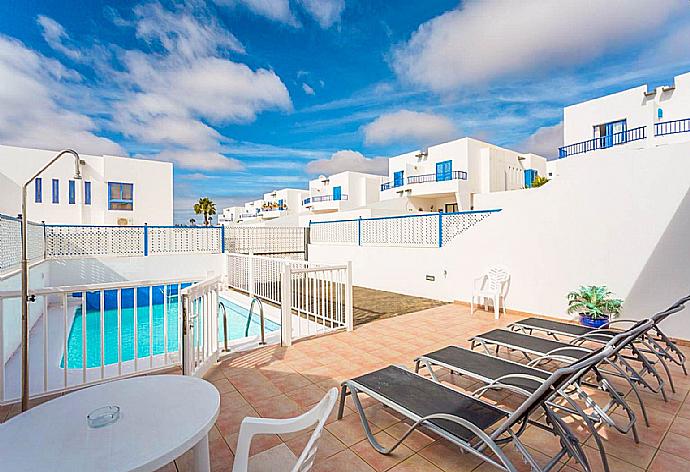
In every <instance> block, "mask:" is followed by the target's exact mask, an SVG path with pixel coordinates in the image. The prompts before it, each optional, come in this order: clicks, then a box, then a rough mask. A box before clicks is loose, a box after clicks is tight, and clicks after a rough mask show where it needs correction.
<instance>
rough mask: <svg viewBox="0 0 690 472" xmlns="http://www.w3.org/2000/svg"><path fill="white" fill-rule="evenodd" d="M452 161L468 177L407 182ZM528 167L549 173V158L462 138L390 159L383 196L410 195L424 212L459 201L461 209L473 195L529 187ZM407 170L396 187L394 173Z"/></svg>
mask: <svg viewBox="0 0 690 472" xmlns="http://www.w3.org/2000/svg"><path fill="white" fill-rule="evenodd" d="M444 161H451V162H452V170H453V172H455V171H464V172H467V180H445V181H439V182H437V181H430V182H422V183H411V184H408V183H407V178H408V177H412V176H418V175H435V174H436V164H437V163H439V162H444ZM525 169H535V170H537V172H538V173H539V175H546V159H544V158H543V157H541V156H537V155H536V154H520V153H517V152H515V151H512V150H510V149H505V148H502V147H499V146H495V145H493V144H490V143H485V142H483V141H479V140H477V139H473V138H462V139H457V140H454V141H450V142H447V143H443V144H438V145H436V146H431V147H429V148H428V149H427V152H426V154H423V153H420V151H413V152H408V153H405V154H401V155H399V156H395V157H392V158H390V160H389V166H388V177H387V178H386V181H387V182H390V183H391V187H390V189H388V190H384V191H382V192H381V199H382V200H387V199H395V198H409V199H411V202H412V205H413V206H414V207H415V208H417V209H421V210H422V211H438V210H439V209H441V210H442V209H444V208H445V205H446V204H453V203H457V204H458V209H459V210H469V209H470V208H471V207H472V195H474V194H480V193H488V192H502V191H506V190H516V189H522V188H524V187H525V177H524V171H525ZM398 171H404V178H405V181H404V182H405V184H404V185H402V186H399V187H393V186H392V185H393V182H394V174H395V172H398Z"/></svg>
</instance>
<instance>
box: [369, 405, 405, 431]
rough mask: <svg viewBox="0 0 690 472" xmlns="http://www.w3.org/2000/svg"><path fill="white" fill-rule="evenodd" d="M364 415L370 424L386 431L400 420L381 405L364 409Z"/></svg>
mask: <svg viewBox="0 0 690 472" xmlns="http://www.w3.org/2000/svg"><path fill="white" fill-rule="evenodd" d="M364 414H365V415H366V417H367V420H369V423H370V424H375V425H376V426H378V427H379V428H380V429H386V428H388V427H389V426H393V425H394V424H395V423H398V422H400V420H401V418H399V417H397V416H395V415H393V412H392V410H389V409H388V408H385V407H384V406H383V405H373V406H370V407H369V408H365V409H364Z"/></svg>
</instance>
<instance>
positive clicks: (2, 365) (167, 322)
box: [0, 279, 193, 404]
mask: <svg viewBox="0 0 690 472" xmlns="http://www.w3.org/2000/svg"><path fill="white" fill-rule="evenodd" d="M191 282H193V280H189V279H185V280H178V279H161V280H142V281H128V282H117V283H108V284H98V285H82V286H71V287H49V288H43V289H38V290H30V291H29V296H30V297H31V298H32V299H34V300H35V301H33V302H32V303H30V314H29V321H30V334H29V344H28V352H29V356H28V358H29V368H28V373H29V391H30V394H31V397H36V396H41V395H46V394H52V393H58V392H64V391H68V390H71V389H74V388H77V387H82V386H84V385H89V384H94V383H98V382H102V381H104V380H110V379H114V378H122V377H127V376H131V375H137V374H141V373H146V372H150V371H155V370H159V369H163V368H169V367H171V366H174V365H177V364H179V363H180V346H181V345H182V316H181V313H182V308H181V304H180V303H179V294H180V292H181V291H182V290H183V289H184V287H185V285H188V284H189V283H191ZM20 312H21V306H20V292H19V291H5V292H0V354H1V355H2V358H1V360H2V362H0V404H1V403H7V402H10V401H16V400H17V399H19V398H20V395H21V355H20V351H21V350H20V347H21V316H20Z"/></svg>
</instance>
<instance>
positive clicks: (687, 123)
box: [654, 118, 690, 136]
mask: <svg viewBox="0 0 690 472" xmlns="http://www.w3.org/2000/svg"><path fill="white" fill-rule="evenodd" d="M688 132H690V118H685V119H682V120H674V121H664V122H661V123H656V124H655V125H654V135H655V136H664V135H667V134H676V133H688Z"/></svg>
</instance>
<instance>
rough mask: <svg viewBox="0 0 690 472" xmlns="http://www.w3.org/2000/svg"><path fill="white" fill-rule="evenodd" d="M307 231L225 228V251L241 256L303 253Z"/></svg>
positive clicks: (277, 228) (274, 227)
mask: <svg viewBox="0 0 690 472" xmlns="http://www.w3.org/2000/svg"><path fill="white" fill-rule="evenodd" d="M306 238H307V229H306V228H299V227H282V226H259V227H257V226H249V227H242V226H231V227H228V228H225V250H226V251H227V252H234V253H241V254H249V253H252V254H281V255H287V254H299V253H304V248H305V245H306Z"/></svg>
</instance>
